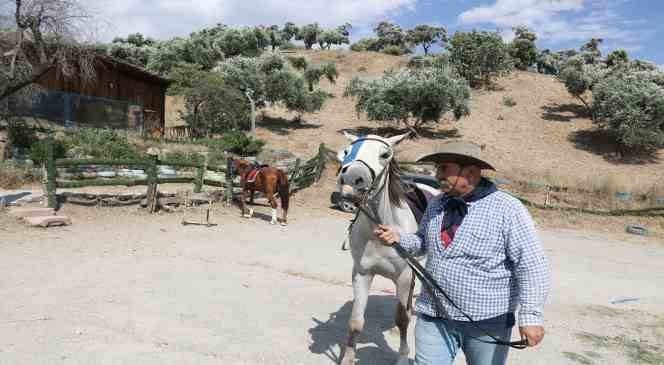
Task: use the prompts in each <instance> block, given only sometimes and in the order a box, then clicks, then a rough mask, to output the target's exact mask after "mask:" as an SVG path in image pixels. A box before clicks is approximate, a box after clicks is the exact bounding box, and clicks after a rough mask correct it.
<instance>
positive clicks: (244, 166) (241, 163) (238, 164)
mask: <svg viewBox="0 0 664 365" xmlns="http://www.w3.org/2000/svg"><path fill="white" fill-rule="evenodd" d="M252 166H253V164H252V163H251V161H247V160H233V169H234V170H235V171H236V172H237V174H238V175H240V176H243V175H244V174H245V173H247V172H248V171H249V170H251V168H252Z"/></svg>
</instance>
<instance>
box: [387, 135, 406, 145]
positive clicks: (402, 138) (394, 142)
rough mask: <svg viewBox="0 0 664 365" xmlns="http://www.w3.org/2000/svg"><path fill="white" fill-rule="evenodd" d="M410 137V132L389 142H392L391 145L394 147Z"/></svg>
mask: <svg viewBox="0 0 664 365" xmlns="http://www.w3.org/2000/svg"><path fill="white" fill-rule="evenodd" d="M408 136H410V132H408V133H404V134H400V135H398V136H394V137H390V138H388V139H387V140H388V141H389V142H390V144H391V145H392V146H394V145H396V144H398V143H399V142H401V141H403V140H404V139H406V137H408Z"/></svg>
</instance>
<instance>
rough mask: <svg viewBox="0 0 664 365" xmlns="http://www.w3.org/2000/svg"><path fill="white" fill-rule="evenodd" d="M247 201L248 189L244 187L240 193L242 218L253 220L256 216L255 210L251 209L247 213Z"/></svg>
mask: <svg viewBox="0 0 664 365" xmlns="http://www.w3.org/2000/svg"><path fill="white" fill-rule="evenodd" d="M245 199H247V196H246V188H245V187H243V188H242V189H241V192H240V206H241V207H242V216H243V217H245V218H251V217H252V216H253V215H254V210H253V209H251V208H249V213H245V211H246V210H247V202H246V201H245Z"/></svg>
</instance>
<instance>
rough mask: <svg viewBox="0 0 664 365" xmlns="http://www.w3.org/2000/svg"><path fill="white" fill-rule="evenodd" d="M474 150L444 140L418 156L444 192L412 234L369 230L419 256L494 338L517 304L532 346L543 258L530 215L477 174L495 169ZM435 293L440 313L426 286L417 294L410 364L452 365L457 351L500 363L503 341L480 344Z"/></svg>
mask: <svg viewBox="0 0 664 365" xmlns="http://www.w3.org/2000/svg"><path fill="white" fill-rule="evenodd" d="M480 154H481V148H480V146H478V145H475V144H473V143H468V142H450V143H445V144H443V145H442V146H441V147H440V148H439V149H438V151H437V152H435V153H431V154H428V155H426V156H423V157H422V158H420V159H419V160H418V161H419V162H434V163H436V164H437V167H438V170H437V178H438V179H439V180H440V183H441V191H442V192H443V194H441V195H439V196H437V197H436V198H434V199H433V200H432V201H431V202H430V203H429V206H428V207H427V211H426V212H425V214H424V217H423V218H422V222H421V223H420V227H419V230H418V231H417V233H414V234H408V233H405V232H400V231H399V229H398V227H394V226H385V225H380V226H378V227H377V228H376V230H375V234H376V236H377V237H378V238H379V239H380V240H381V241H382V242H383V243H385V244H387V245H392V244H394V243H396V242H398V243H400V244H401V245H402V246H403V247H404V248H405V249H406V250H408V251H409V252H410V253H412V254H415V255H424V254H426V258H427V260H426V269H427V271H428V272H429V273H431V274H432V276H433V277H434V278H435V279H436V281H437V282H438V284H439V285H440V287H441V288H442V289H443V290H445V292H446V293H447V295H448V296H449V297H450V298H451V299H452V300H453V301H454V302H455V304H457V305H458V306H459V307H460V308H461V309H463V312H465V313H466V314H467V315H469V316H470V317H471V318H472V319H473V320H474V321H476V322H477V324H478V325H479V327H481V328H482V329H483V330H486V331H487V332H489V333H490V334H491V335H493V336H494V337H496V338H498V339H500V340H506V341H509V339H510V337H511V332H512V327H513V326H514V324H515V312H516V311H517V308H518V313H517V314H518V321H519V332H520V334H521V337H522V338H524V339H527V341H528V345H529V346H536V345H537V344H538V343H540V342H541V341H542V338H543V337H544V327H543V317H542V306H543V304H544V301H545V299H546V296H547V293H548V291H549V280H550V278H549V276H550V273H549V268H548V264H547V261H546V258H545V257H544V253H543V250H542V245H541V243H540V241H539V238H538V236H537V232H536V230H535V226H534V223H533V220H532V218H531V217H530V214H529V213H528V211H527V210H526V208H525V207H524V206H523V205H522V204H521V203H520V202H519V201H518V200H517V199H515V198H514V197H512V196H510V195H508V194H506V193H503V192H501V191H497V189H496V187H495V185H494V184H493V183H492V182H490V181H489V180H487V179H485V178H483V177H482V174H481V172H482V170H484V169H490V170H495V169H494V168H493V167H492V166H491V165H490V164H489V163H487V162H486V161H484V160H483V159H482V158H481V157H480ZM436 296H437V297H438V299H439V301H440V303H441V304H442V307H443V308H442V310H443V311H444V313H439V311H438V309H437V307H436V304H435V303H434V299H433V298H432V296H431V294H430V293H429V292H428V291H427V290H422V293H421V295H420V297H419V298H418V299H417V303H416V306H415V310H416V312H417V313H418V319H417V325H416V327H415V353H416V354H415V363H416V364H418V365H430V364H431V365H451V364H452V363H453V362H454V358H455V357H456V354H457V352H458V350H459V349H461V350H462V351H463V352H464V354H465V356H466V359H467V361H468V364H470V365H502V364H505V362H506V359H507V352H508V349H509V347H508V346H505V345H496V344H491V343H487V342H491V341H492V338H491V337H489V336H488V335H486V332H483V331H482V330H479V329H478V328H477V327H476V326H473V325H471V324H470V322H468V320H467V318H466V317H464V316H463V315H462V314H461V312H460V311H459V310H458V309H456V308H455V307H454V306H453V305H451V304H450V303H449V302H448V301H447V300H446V299H445V298H444V297H443V296H442V295H441V294H440V293H437V292H436Z"/></svg>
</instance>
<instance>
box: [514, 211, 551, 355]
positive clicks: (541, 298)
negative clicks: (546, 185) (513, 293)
mask: <svg viewBox="0 0 664 365" xmlns="http://www.w3.org/2000/svg"><path fill="white" fill-rule="evenodd" d="M508 222H509V225H508V227H507V229H506V253H507V258H508V260H509V261H511V263H512V265H513V266H512V271H513V274H514V276H515V277H516V280H517V283H518V290H519V326H520V327H521V332H522V334H523V335H525V336H526V337H528V339H529V341H530V342H531V345H533V342H535V344H536V343H537V342H539V340H541V337H542V336H543V335H544V332H543V328H542V326H543V324H544V318H543V306H544V302H545V301H546V298H547V295H548V293H549V288H550V280H551V279H550V276H551V273H550V270H549V264H548V262H547V260H546V257H545V256H544V249H543V248H542V243H541V242H540V240H539V237H538V235H537V231H536V230H535V224H534V222H533V219H532V218H531V216H530V213H528V210H527V209H526V208H525V207H524V206H523V205H521V204H518V206H517V207H516V208H515V211H514V212H513V213H512V216H511V219H510V220H509V221H508ZM535 327H539V328H535ZM540 331H541V334H540V335H539V339H538V338H537V337H538V335H537V333H538V332H540ZM524 332H525V333H524ZM529 333H534V335H533V336H534V337H535V338H534V339H531V338H530V337H531V336H529ZM533 340H534V341H533Z"/></svg>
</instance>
